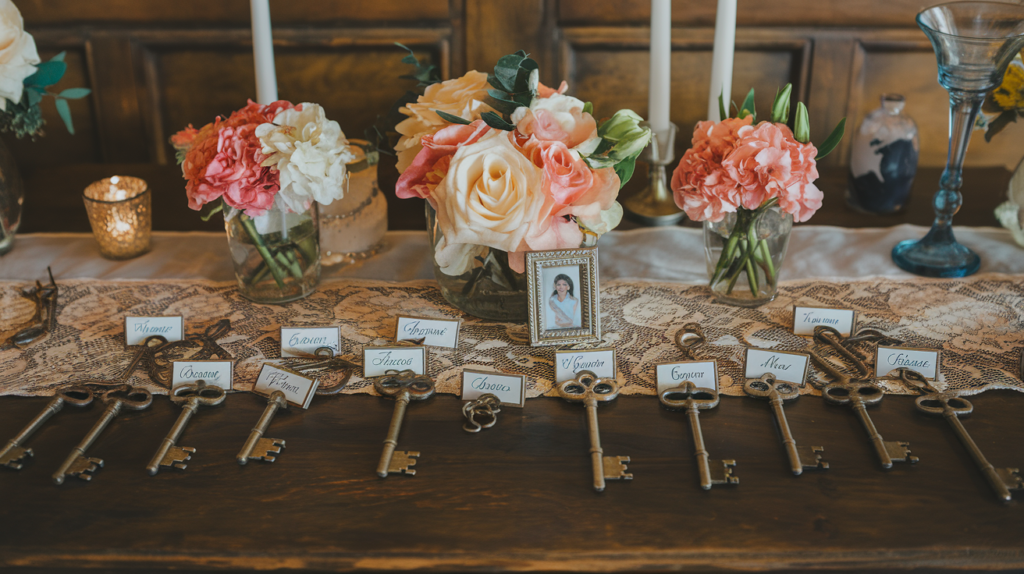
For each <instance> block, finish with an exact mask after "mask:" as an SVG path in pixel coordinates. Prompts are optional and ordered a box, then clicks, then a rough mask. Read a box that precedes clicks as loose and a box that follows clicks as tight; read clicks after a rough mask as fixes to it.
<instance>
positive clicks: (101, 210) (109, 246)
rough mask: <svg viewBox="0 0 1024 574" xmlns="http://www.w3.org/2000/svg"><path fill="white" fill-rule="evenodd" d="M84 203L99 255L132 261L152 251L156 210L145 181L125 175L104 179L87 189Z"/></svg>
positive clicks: (83, 197)
mask: <svg viewBox="0 0 1024 574" xmlns="http://www.w3.org/2000/svg"><path fill="white" fill-rule="evenodd" d="M82 199H83V200H84V201H85V211H86V212H87V213H88V214H89V224H90V225H91V226H92V234H93V237H95V238H96V242H97V243H99V245H100V255H102V256H103V257H106V258H107V259H131V258H132V257H138V256H139V255H142V254H143V253H145V252H147V251H149V237H150V234H151V232H152V229H153V209H152V198H151V197H150V194H149V185H147V184H146V182H145V181H144V180H142V179H139V178H137V177H129V176H123V175H115V176H113V177H108V178H105V179H101V180H99V181H97V182H93V183H91V184H89V187H86V188H85V193H84V194H83V196H82Z"/></svg>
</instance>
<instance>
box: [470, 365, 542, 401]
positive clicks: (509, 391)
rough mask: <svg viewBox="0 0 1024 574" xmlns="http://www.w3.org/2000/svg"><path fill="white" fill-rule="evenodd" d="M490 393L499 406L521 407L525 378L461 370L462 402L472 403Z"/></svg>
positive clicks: (524, 399)
mask: <svg viewBox="0 0 1024 574" xmlns="http://www.w3.org/2000/svg"><path fill="white" fill-rule="evenodd" d="M487 393H491V394H492V395H495V396H497V397H498V399H500V400H501V404H503V405H510V406H513V407H522V406H523V405H524V404H526V377H524V376H523V375H507V374H505V373H495V372H492V371H474V370H472V369H463V370H462V400H464V401H472V400H476V399H478V398H480V395H484V394H487Z"/></svg>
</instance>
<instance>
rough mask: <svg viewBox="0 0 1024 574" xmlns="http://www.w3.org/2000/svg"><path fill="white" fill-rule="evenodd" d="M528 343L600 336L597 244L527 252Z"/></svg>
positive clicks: (569, 342) (560, 342) (568, 342)
mask: <svg viewBox="0 0 1024 574" xmlns="http://www.w3.org/2000/svg"><path fill="white" fill-rule="evenodd" d="M526 276H527V297H528V301H527V304H528V306H529V313H528V315H529V325H530V345H532V346H534V347H542V346H547V345H573V344H576V343H596V342H598V341H600V340H601V313H600V311H601V301H600V292H599V288H598V287H599V284H598V274H597V248H596V247H587V248H580V249H557V250H554V251H529V252H527V253H526Z"/></svg>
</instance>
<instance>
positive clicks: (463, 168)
mask: <svg viewBox="0 0 1024 574" xmlns="http://www.w3.org/2000/svg"><path fill="white" fill-rule="evenodd" d="M509 136H510V134H509V133H508V132H503V131H500V130H491V131H490V132H488V133H487V135H485V136H484V137H482V138H480V140H478V141H477V142H476V143H473V144H470V145H467V146H464V147H462V148H459V150H458V151H457V152H456V153H455V155H454V156H452V160H451V165H450V166H449V168H448V175H447V176H446V177H445V178H444V181H442V182H441V183H440V185H438V186H437V188H435V189H434V194H433V195H432V196H431V199H432V200H433V203H434V205H436V206H437V223H438V226H439V227H440V228H441V232H442V233H443V234H444V240H443V241H441V242H440V243H438V245H437V248H436V251H435V259H436V260H437V263H438V264H439V265H440V266H441V267H442V268H445V269H448V270H451V271H452V273H451V274H453V275H455V274H460V273H457V272H458V271H462V270H463V268H464V267H465V266H466V265H465V263H466V262H465V260H464V259H465V257H466V254H467V251H466V250H465V249H464V248H462V247H460V244H475V245H485V246H487V247H492V248H495V249H501V250H504V251H509V252H512V251H516V250H517V249H519V247H520V245H521V244H522V242H523V238H525V237H526V236H527V234H529V233H530V232H531V231H533V230H534V229H535V228H536V226H537V225H539V224H540V222H541V221H542V220H544V219H545V218H547V217H548V216H549V215H550V212H551V209H552V207H553V205H554V204H553V202H552V201H551V199H550V198H549V197H547V196H546V195H545V194H544V193H543V191H542V189H541V184H542V181H543V172H542V170H541V169H540V168H538V167H537V166H536V165H534V164H533V162H531V161H530V160H529V159H527V158H526V156H524V155H523V154H522V153H521V152H520V151H519V150H518V149H516V146H515V145H514V144H513V143H512V142H511V141H510V139H509ZM446 272H447V271H446Z"/></svg>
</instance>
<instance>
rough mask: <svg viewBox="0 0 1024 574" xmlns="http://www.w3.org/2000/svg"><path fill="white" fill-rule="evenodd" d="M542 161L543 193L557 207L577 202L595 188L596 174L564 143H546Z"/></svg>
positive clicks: (541, 156) (541, 157)
mask: <svg viewBox="0 0 1024 574" xmlns="http://www.w3.org/2000/svg"><path fill="white" fill-rule="evenodd" d="M540 159H541V163H542V165H543V169H544V185H543V191H544V193H545V194H546V195H548V196H549V197H551V199H553V200H554V202H555V204H556V205H557V206H563V205H569V204H570V203H573V202H575V201H576V200H577V199H579V198H580V197H582V196H583V194H585V193H587V192H588V191H590V189H591V188H592V187H594V172H592V171H591V170H590V167H589V166H588V165H587V163H586V162H585V161H583V159H582V158H581V157H580V154H579V153H577V152H575V151H572V150H570V149H569V148H567V147H566V146H565V144H564V143H562V142H560V141H555V142H544V144H543V146H542V151H541V153H540ZM616 191H618V190H616ZM556 209H558V207H556Z"/></svg>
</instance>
